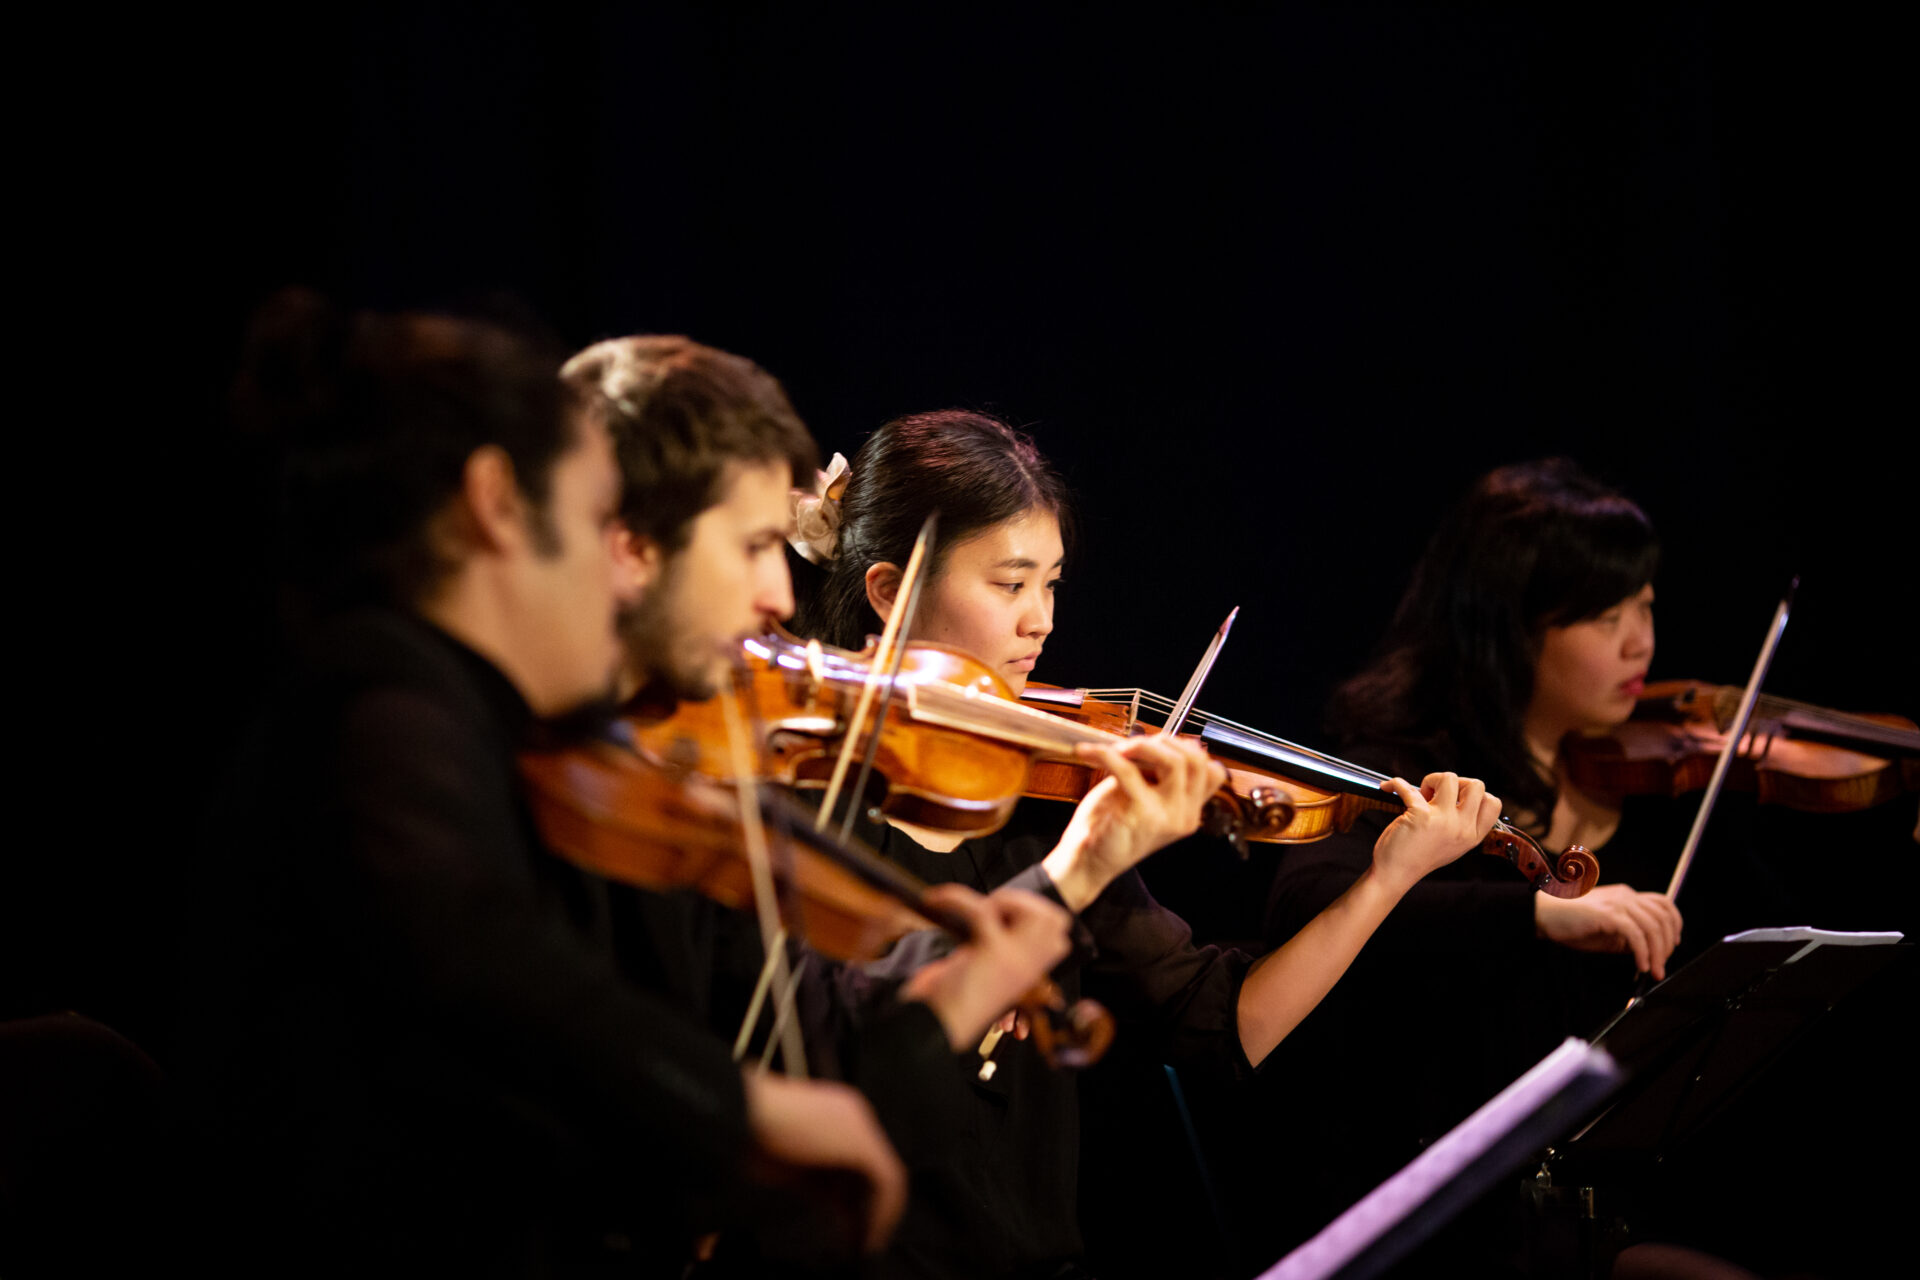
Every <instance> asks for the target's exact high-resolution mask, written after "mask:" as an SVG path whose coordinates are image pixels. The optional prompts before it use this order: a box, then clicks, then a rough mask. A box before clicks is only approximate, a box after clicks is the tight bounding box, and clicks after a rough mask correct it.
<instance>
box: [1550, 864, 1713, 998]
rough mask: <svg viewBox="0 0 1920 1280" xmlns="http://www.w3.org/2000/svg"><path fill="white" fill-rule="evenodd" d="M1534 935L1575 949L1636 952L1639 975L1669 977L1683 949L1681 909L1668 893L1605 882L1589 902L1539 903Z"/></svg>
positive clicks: (1575, 900)
mask: <svg viewBox="0 0 1920 1280" xmlns="http://www.w3.org/2000/svg"><path fill="white" fill-rule="evenodd" d="M1533 924H1534V932H1535V933H1537V934H1538V935H1539V936H1540V937H1542V938H1545V939H1547V940H1548V941H1550V942H1557V943H1559V944H1560V945H1561V946H1563V947H1572V948H1573V949H1574V950H1575V951H1602V952H1607V951H1631V952H1632V953H1633V962H1634V964H1636V965H1638V966H1639V972H1641V973H1650V974H1652V975H1653V977H1654V979H1655V980H1656V981H1657V980H1659V979H1662V978H1665V977H1666V976H1667V958H1668V957H1669V956H1671V955H1672V954H1673V949H1674V948H1675V947H1677V946H1679V945H1680V908H1679V907H1676V906H1675V905H1674V904H1673V900H1672V899H1671V898H1669V897H1667V895H1666V894H1664V893H1643V892H1641V891H1639V890H1637V889H1635V888H1634V887H1633V886H1631V885H1625V884H1603V885H1601V886H1599V887H1598V888H1596V889H1595V890H1594V891H1593V892H1592V893H1589V894H1587V895H1586V896H1585V897H1583V898H1550V897H1548V896H1547V895H1546V894H1544V893H1541V894H1536V895H1534V899H1533Z"/></svg>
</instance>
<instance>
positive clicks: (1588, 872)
mask: <svg viewBox="0 0 1920 1280" xmlns="http://www.w3.org/2000/svg"><path fill="white" fill-rule="evenodd" d="M1480 847H1481V848H1483V849H1485V850H1486V851H1487V852H1488V853H1494V854H1498V855H1499V856H1501V857H1503V858H1505V859H1506V860H1507V861H1508V862H1511V863H1512V864H1513V866H1514V869H1515V870H1517V871H1518V872H1519V873H1520V874H1521V875H1522V876H1525V877H1526V879H1527V882H1528V883H1529V884H1531V885H1532V886H1533V887H1534V888H1535V889H1536V890H1537V891H1539V892H1541V893H1544V894H1547V895H1548V896H1549V897H1554V898H1579V897H1583V896H1585V895H1586V893H1587V891H1588V890H1589V889H1591V888H1593V886H1594V885H1596V884H1598V883H1599V881H1600V860H1599V859H1598V858H1595V857H1594V856H1593V852H1592V851H1591V850H1589V849H1588V848H1587V847H1586V846H1585V845H1578V844H1570V845H1568V846H1567V847H1566V849H1565V850H1564V851H1563V852H1561V853H1560V855H1559V856H1558V857H1550V856H1548V854H1547V851H1546V850H1545V849H1542V848H1541V847H1540V843H1539V842H1538V841H1537V840H1535V839H1534V838H1533V837H1532V836H1529V835H1528V834H1527V833H1526V832H1524V831H1521V830H1518V829H1517V828H1515V827H1511V826H1508V825H1507V824H1506V823H1504V822H1500V823H1496V824H1494V828H1493V830H1491V831H1489V832H1488V833H1487V838H1486V840H1485V841H1483V842H1482V843H1481V846H1480Z"/></svg>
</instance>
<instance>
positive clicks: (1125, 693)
mask: <svg viewBox="0 0 1920 1280" xmlns="http://www.w3.org/2000/svg"><path fill="white" fill-rule="evenodd" d="M1087 696H1088V697H1090V698H1100V699H1104V700H1109V701H1122V700H1125V699H1128V698H1137V699H1138V700H1139V701H1140V702H1142V703H1144V704H1146V705H1147V706H1149V707H1151V708H1153V709H1154V710H1156V711H1160V712H1163V713H1164V712H1167V711H1171V710H1172V708H1173V699H1171V698H1169V697H1167V696H1165V695H1164V694H1158V693H1154V692H1152V691H1151V690H1147V689H1089V690H1087ZM1187 720H1188V722H1189V723H1190V724H1195V725H1201V726H1205V725H1219V726H1220V727H1221V728H1223V729H1232V730H1233V731H1234V732H1236V733H1241V734H1245V735H1246V736H1247V737H1249V738H1254V739H1257V740H1258V741H1260V742H1264V743H1266V744H1267V745H1269V746H1274V747H1283V748H1285V749H1286V750H1289V751H1297V752H1299V753H1300V754H1301V755H1303V756H1307V757H1309V758H1311V759H1313V760H1316V761H1320V762H1322V763H1325V764H1329V765H1336V766H1338V767H1339V768H1341V769H1343V770H1347V771H1351V772H1354V773H1361V774H1365V775H1367V776H1369V777H1372V778H1373V779H1374V780H1376V781H1379V782H1384V781H1386V778H1387V775H1386V774H1384V773H1380V772H1378V771H1377V770H1373V769H1368V768H1365V767H1363V766H1361V765H1357V764H1353V763H1351V762H1350V761H1346V760H1342V759H1340V758H1339V757H1338V756H1330V755H1328V754H1326V753H1325V752H1323V751H1315V750H1314V749H1313V748H1312V747H1305V746H1301V745H1300V744H1299V743H1297V742H1290V741H1288V740H1287V739H1285V738H1282V737H1279V736H1278V735H1276V734H1271V733H1267V732H1265V731H1264V730H1261V729H1255V728H1253V727H1252V726H1250V725H1244V724H1241V723H1240V722H1239V721H1237V720H1229V719H1228V718H1227V717H1225V716H1222V715H1215V714H1214V713H1213V712H1211V711H1207V710H1204V709H1202V708H1200V707H1195V708H1194V709H1193V710H1192V711H1190V712H1188V713H1187Z"/></svg>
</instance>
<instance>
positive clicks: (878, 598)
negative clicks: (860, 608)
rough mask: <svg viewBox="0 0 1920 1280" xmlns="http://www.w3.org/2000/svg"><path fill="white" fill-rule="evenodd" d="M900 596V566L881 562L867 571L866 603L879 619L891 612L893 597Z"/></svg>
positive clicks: (884, 561)
mask: <svg viewBox="0 0 1920 1280" xmlns="http://www.w3.org/2000/svg"><path fill="white" fill-rule="evenodd" d="M899 594H900V566H899V565H897V564H894V563H892V562H890V561H886V560H882V561H881V562H880V563H879V564H876V565H871V566H869V567H868V569H867V603H868V604H870V605H872V606H873V611H874V612H875V613H877V614H879V615H880V617H881V618H885V617H887V615H889V614H891V613H892V612H893V600H894V597H895V596H897V595H899Z"/></svg>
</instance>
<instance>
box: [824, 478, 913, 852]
mask: <svg viewBox="0 0 1920 1280" xmlns="http://www.w3.org/2000/svg"><path fill="white" fill-rule="evenodd" d="M939 521H940V513H939V512H938V511H935V512H932V513H930V514H929V515H928V516H927V519H926V523H924V524H922V525H921V526H920V536H919V537H917V538H915V539H914V540H913V553H912V554H911V555H909V556H908V557H907V567H906V569H905V571H904V572H902V573H901V575H900V587H899V589H898V590H897V591H896V592H895V593H894V597H893V608H892V610H891V611H889V613H888V614H887V623H886V626H885V627H883V628H882V629H881V631H880V643H879V645H877V646H876V647H875V648H874V651H873V662H872V664H871V665H869V667H868V668H867V679H866V683H864V684H862V685H861V686H860V698H859V701H858V702H856V703H855V704H854V708H853V716H852V718H851V719H850V720H849V721H848V725H847V736H846V740H845V741H844V742H842V743H841V744H840V755H839V758H837V759H836V760H835V761H834V762H833V776H832V777H830V778H829V779H827V792H826V795H825V796H824V797H823V798H822V799H821V801H820V813H819V816H818V817H817V818H815V820H814V827H813V829H814V830H815V831H825V830H826V829H827V823H829V822H831V821H832V820H833V807H834V805H835V804H837V803H839V800H840V787H841V784H842V783H844V782H845V781H846V779H847V768H848V766H850V765H851V764H852V763H853V744H854V743H855V742H856V741H858V740H859V737H860V726H861V725H863V724H865V723H866V720H867V715H868V714H869V713H870V712H871V711H872V709H873V698H874V694H875V693H876V692H877V691H878V690H879V688H880V684H881V682H882V680H884V681H885V682H886V684H887V697H888V699H889V700H891V699H892V697H893V681H894V680H895V678H897V677H898V676H899V674H900V665H901V663H902V662H904V661H905V660H906V654H907V642H906V637H905V635H904V634H903V633H904V632H905V631H906V629H907V622H908V620H909V619H910V618H911V617H912V616H913V612H914V610H915V609H917V608H918V607H919V605H920V578H921V569H922V567H923V565H924V563H925V561H926V557H927V549H928V548H929V547H931V546H932V545H933V531H934V529H935V528H936V527H938V525H939ZM883 666H884V667H885V668H886V674H885V675H884V676H882V675H881V669H882V667H883ZM883 714H884V713H883ZM879 746H880V735H879V733H878V732H875V733H874V734H873V735H872V738H871V740H870V741H869V742H868V743H867V753H866V757H865V759H864V760H863V762H862V764H861V766H860V776H859V778H858V779H857V780H856V786H855V787H854V791H853V797H854V798H853V799H852V800H851V801H849V803H848V805H847V814H846V818H845V820H844V821H843V822H842V823H841V834H840V838H841V841H842V842H843V843H844V842H845V840H846V838H847V837H848V836H849V835H850V834H852V832H853V812H854V808H855V806H856V805H857V804H858V803H859V797H860V796H862V795H864V794H866V785H867V779H868V777H870V776H871V774H872V770H873V759H874V754H875V752H876V751H878V750H879Z"/></svg>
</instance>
